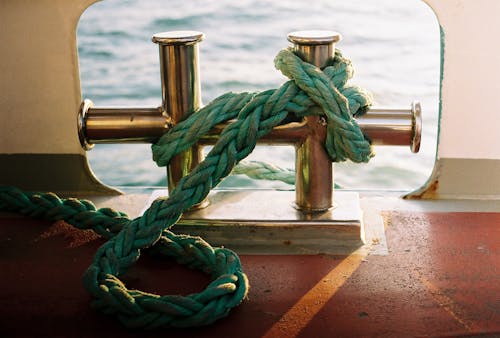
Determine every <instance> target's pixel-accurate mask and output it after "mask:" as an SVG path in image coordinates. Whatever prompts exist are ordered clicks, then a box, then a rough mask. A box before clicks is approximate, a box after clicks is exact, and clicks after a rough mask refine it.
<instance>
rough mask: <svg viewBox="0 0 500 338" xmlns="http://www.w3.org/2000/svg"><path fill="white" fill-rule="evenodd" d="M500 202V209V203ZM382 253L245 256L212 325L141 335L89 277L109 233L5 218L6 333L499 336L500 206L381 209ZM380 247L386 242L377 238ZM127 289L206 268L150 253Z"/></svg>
mask: <svg viewBox="0 0 500 338" xmlns="http://www.w3.org/2000/svg"><path fill="white" fill-rule="evenodd" d="M497 210H498V209H497ZM383 216H384V217H383V218H384V224H385V235H386V243H387V250H386V253H385V254H362V253H353V254H350V255H337V256H329V255H240V258H241V260H242V264H243V268H244V271H245V272H246V273H247V274H248V276H249V279H250V285H251V288H250V292H249V295H248V299H247V300H246V301H245V302H244V303H242V304H241V305H240V306H239V307H237V308H236V309H234V310H233V311H232V312H231V313H230V315H229V316H228V317H227V318H225V319H223V320H220V321H218V322H216V323H215V324H213V325H212V326H208V327H201V328H195V329H186V330H180V329H169V330H161V331H147V332H139V331H134V330H127V329H125V328H123V327H122V326H121V325H120V324H119V323H118V322H117V320H115V318H111V317H107V316H105V315H102V314H100V313H97V312H95V311H93V310H92V309H91V308H90V306H89V300H90V297H89V295H88V294H87V293H86V291H85V290H84V288H83V287H82V282H81V277H82V274H83V272H84V271H85V269H86V268H87V267H88V265H89V264H90V262H91V260H92V258H93V255H94V253H95V251H96V250H97V248H98V247H99V246H100V245H101V244H102V243H103V240H102V239H101V238H99V237H97V236H96V235H94V234H93V233H92V232H90V231H80V230H76V229H74V228H72V227H71V226H69V225H67V224H65V223H64V222H56V223H50V222H46V221H37V220H32V219H28V218H23V217H17V216H12V215H4V216H3V217H1V218H0V270H1V271H2V278H1V280H0V286H1V288H0V335H1V336H3V337H13V336H51V337H89V336H107V337H115V336H117V337H118V336H119V337H132V336H137V335H140V336H141V337H147V336H158V335H161V336H162V337H213V336H218V337H457V336H459V337H460V336H464V337H498V336H500V212H495V211H493V212H492V211H489V212H484V211H483V212H473V211H462V212H457V211H445V212H443V211H433V210H420V211H418V210H417V211H416V210H412V211H403V210H397V208H396V210H392V211H385V212H383ZM372 244H375V245H376V244H377V243H372ZM124 281H125V283H127V285H128V286H129V287H134V288H138V289H141V290H145V291H151V292H155V293H161V294H178V293H181V294H189V293H192V292H199V291H201V290H202V289H203V288H204V287H205V286H206V285H207V283H208V282H209V280H208V277H207V276H206V275H204V274H203V273H201V272H198V271H193V270H188V269H186V268H184V267H182V266H178V265H177V264H176V263H174V262H169V261H167V262H165V261H158V260H156V259H154V258H152V257H148V255H143V256H142V257H141V259H140V260H139V262H138V263H137V264H136V265H135V266H134V267H133V268H131V269H130V271H128V272H127V274H126V276H124Z"/></svg>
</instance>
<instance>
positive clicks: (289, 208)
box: [144, 190, 364, 254]
mask: <svg viewBox="0 0 500 338" xmlns="http://www.w3.org/2000/svg"><path fill="white" fill-rule="evenodd" d="M167 194H168V193H167V191H166V190H155V191H154V192H153V194H152V195H151V197H150V200H149V202H148V205H147V206H146V207H145V208H144V210H145V209H146V208H147V207H149V205H150V204H151V203H152V202H153V201H154V200H155V199H156V198H158V197H160V196H166V195H167ZM208 200H209V205H208V206H207V207H206V208H201V209H200V208H197V209H194V210H191V211H188V212H185V213H184V215H183V216H182V218H181V220H180V221H179V222H178V223H177V224H176V225H175V226H174V227H173V228H172V230H173V231H174V232H175V233H183V234H190V235H196V236H200V237H202V238H203V239H204V240H206V241H207V242H209V243H210V244H211V245H213V246H224V247H226V248H229V249H232V250H235V251H237V252H238V253H243V254H349V253H352V252H354V251H356V250H358V249H359V248H361V247H362V246H363V245H364V229H363V221H362V220H363V213H362V211H361V208H360V203H359V195H358V193H357V192H351V191H335V193H334V201H335V206H334V207H333V208H331V209H330V210H327V211H324V212H318V213H312V214H305V213H302V212H301V211H299V210H297V209H295V208H294V200H295V191H276V190H215V191H212V192H211V193H210V194H209V196H208Z"/></svg>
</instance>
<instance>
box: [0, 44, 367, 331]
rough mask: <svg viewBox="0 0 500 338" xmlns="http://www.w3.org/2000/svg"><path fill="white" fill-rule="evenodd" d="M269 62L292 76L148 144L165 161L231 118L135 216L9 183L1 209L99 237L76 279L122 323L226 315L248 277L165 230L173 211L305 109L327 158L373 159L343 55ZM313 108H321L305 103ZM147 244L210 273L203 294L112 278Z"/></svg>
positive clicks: (221, 252) (0, 193)
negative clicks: (316, 117)
mask: <svg viewBox="0 0 500 338" xmlns="http://www.w3.org/2000/svg"><path fill="white" fill-rule="evenodd" d="M275 65H276V67H277V68H278V69H279V70H280V71H281V72H282V73H283V74H284V75H286V76H288V77H289V78H290V79H291V81H287V82H285V83H284V84H283V85H282V86H281V87H279V88H278V89H272V90H267V91H263V92H260V93H240V94H234V93H228V94H224V95H222V96H220V97H218V98H217V99H215V100H214V101H213V102H212V103H210V104H209V105H207V106H206V107H204V108H202V109H201V110H200V111H198V112H197V113H195V114H193V115H191V116H190V117H189V118H188V119H186V120H185V121H184V122H182V123H180V124H178V125H176V126H175V127H174V128H172V130H171V131H170V132H168V133H167V134H165V135H164V136H162V137H161V138H160V140H159V141H158V142H157V143H156V144H154V145H153V146H152V150H153V158H154V160H155V161H156V162H157V164H158V165H160V166H164V165H167V164H168V162H169V161H170V159H171V158H172V157H173V156H174V155H175V154H177V153H179V152H182V151H184V150H186V149H188V148H189V147H190V146H192V145H193V144H194V143H196V141H197V140H198V139H199V137H201V136H202V135H203V134H205V133H207V132H208V131H209V130H210V129H211V128H212V127H213V126H214V125H216V124H218V123H220V122H223V121H227V120H231V119H234V118H236V120H235V121H234V122H232V123H231V124H230V125H229V126H228V127H227V128H225V129H224V131H223V132H222V133H221V135H220V137H219V140H218V142H217V143H216V144H215V145H214V147H213V148H212V150H211V151H210V152H209V153H208V155H207V157H206V158H205V160H204V161H203V162H201V163H200V164H199V165H198V166H197V167H196V168H195V169H193V171H192V172H191V173H190V174H189V175H187V176H185V177H184V178H182V179H181V180H180V181H179V183H178V184H177V186H176V187H175V189H174V190H173V191H172V192H171V193H170V196H169V197H168V198H159V199H157V200H155V201H154V202H153V204H152V205H151V206H150V208H149V209H148V210H146V212H145V213H144V215H143V216H141V217H138V218H135V219H129V218H128V217H127V216H126V215H125V214H123V213H120V212H116V211H114V210H112V209H109V208H103V209H96V207H95V206H94V205H93V204H92V203H91V202H90V201H85V200H77V199H72V198H69V199H60V198H59V197H57V196H56V195H54V194H52V193H46V194H33V193H24V192H22V191H21V190H19V189H17V188H13V187H0V209H1V210H5V211H15V212H18V213H22V214H25V215H29V216H32V217H37V218H43V219H49V220H53V221H55V220H65V221H66V222H68V223H70V224H72V225H74V226H75V227H77V228H80V229H89V228H91V229H93V230H94V231H96V232H97V233H98V234H100V235H102V236H103V237H105V238H107V239H108V241H107V242H106V243H104V244H103V245H102V246H101V247H100V248H99V249H98V251H97V253H96V255H95V257H94V260H93V262H92V264H91V265H90V267H89V268H88V269H87V271H86V273H85V275H84V279H83V282H84V286H85V288H86V289H87V290H88V291H89V292H90V294H91V295H92V296H93V298H94V300H93V302H92V305H93V306H94V307H96V308H97V309H99V310H100V311H102V312H104V313H107V314H113V315H116V316H117V317H118V319H119V320H120V321H121V322H122V323H123V324H124V325H125V326H127V327H134V328H135V327H141V328H157V327H191V326H200V325H207V324H211V323H213V322H214V321H215V320H217V319H220V318H222V317H225V316H226V315H227V314H228V313H229V311H230V309H231V308H233V307H235V306H236V305H238V304H239V303H241V301H242V300H243V299H244V298H245V297H246V295H247V293H248V287H249V285H248V280H247V277H246V275H245V274H244V272H243V271H242V268H241V264H240V260H239V258H238V256H237V255H236V254H235V253H234V252H232V251H231V250H228V249H225V248H213V247H211V246H210V245H209V244H208V243H206V242H205V241H204V240H202V239H201V238H199V237H195V236H187V235H177V234H174V233H173V232H171V231H169V230H168V229H169V228H171V227H172V226H173V225H174V224H175V223H176V222H177V221H178V219H179V218H180V217H181V215H182V213H183V212H184V211H186V210H188V209H189V208H191V207H192V206H193V205H195V204H198V203H200V202H202V201H203V200H204V199H205V197H206V196H207V195H208V193H209V192H210V190H211V189H212V188H213V187H215V186H216V185H217V184H219V183H220V181H221V180H222V179H223V178H224V177H226V176H227V175H229V174H230V173H231V171H232V170H233V168H234V167H235V165H236V164H237V163H238V162H239V161H240V160H242V159H243V158H245V157H246V156H247V155H248V154H250V153H251V152H252V150H253V149H254V147H255V145H256V143H257V139H258V138H259V137H261V136H263V135H265V134H267V133H269V132H270V131H271V130H272V129H273V128H274V127H276V126H278V125H280V124H281V123H283V122H284V121H286V119H287V118H289V117H290V116H294V117H295V118H302V117H303V116H306V115H308V114H311V113H312V112H314V114H322V115H323V114H324V115H325V118H326V123H327V131H328V133H327V138H326V145H325V147H326V149H327V151H328V154H329V155H330V157H331V159H332V161H336V162H339V161H344V160H346V159H350V160H352V161H354V162H367V161H368V160H369V159H370V158H371V157H372V156H373V152H372V149H371V146H370V143H369V141H368V140H366V139H365V137H364V135H363V133H362V132H361V130H360V129H359V127H358V126H357V124H356V122H355V120H354V119H353V116H355V115H358V114H362V113H364V112H365V111H366V110H367V109H368V108H369V106H370V104H371V100H370V97H369V95H368V94H367V93H366V92H365V91H363V90H361V89H359V88H357V87H353V86H348V85H347V81H348V80H349V79H350V78H351V77H352V75H353V70H352V65H351V63H350V61H349V60H347V59H346V58H344V57H342V55H341V54H340V52H338V51H337V52H336V54H335V58H334V59H332V60H331V61H330V63H329V65H328V66H327V67H326V68H325V69H324V70H323V71H321V70H320V69H319V68H317V67H315V66H313V65H310V64H308V63H305V62H303V61H302V60H300V58H298V57H297V56H296V55H295V54H293V52H292V51H291V50H289V49H285V50H282V51H281V52H280V53H279V54H278V55H277V57H276V59H275ZM314 106H318V107H320V108H321V109H319V110H311V109H310V108H312V107H314ZM147 248H151V250H152V251H154V252H155V253H157V254H159V255H161V256H165V257H171V258H174V259H176V260H177V262H179V263H181V264H185V265H187V266H188V267H191V268H197V269H200V270H202V271H204V272H205V273H208V274H210V275H211V277H212V279H213V281H212V282H211V283H210V284H209V285H208V286H207V288H206V289H205V290H204V291H203V292H201V293H198V294H191V295H188V296H179V295H167V296H159V295H154V294H150V293H146V292H143V291H139V290H131V289H128V288H127V287H126V286H125V285H124V284H123V283H122V282H121V281H120V279H119V278H118V276H120V275H122V274H123V273H125V272H126V270H127V269H128V268H129V267H130V266H131V265H132V264H134V263H135V262H136V261H137V260H138V259H139V256H140V252H141V250H142V249H147Z"/></svg>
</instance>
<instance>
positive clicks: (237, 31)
mask: <svg viewBox="0 0 500 338" xmlns="http://www.w3.org/2000/svg"><path fill="white" fill-rule="evenodd" d="M303 29H328V30H336V31H338V32H340V33H342V35H343V40H342V41H341V42H340V43H339V44H338V45H337V47H338V48H340V49H341V50H342V51H343V53H344V55H345V56H348V57H349V58H350V59H351V60H352V61H353V64H354V66H355V70H356V71H355V75H354V78H353V79H352V80H351V83H354V84H357V85H359V86H362V87H364V88H366V89H367V90H369V91H371V92H372V93H373V96H374V98H375V103H376V104H375V106H384V107H387V106H389V107H391V106H392V107H404V108H407V107H409V106H410V103H411V102H412V101H414V100H418V101H420V102H421V104H422V108H423V135H422V146H421V150H420V152H419V153H418V154H412V153H411V152H410V149H409V147H376V153H377V155H376V157H375V158H374V159H372V160H371V161H370V163H368V164H353V163H349V162H347V163H340V164H336V165H335V181H336V183H338V184H340V185H341V186H342V187H344V188H349V189H396V190H411V189H415V188H417V187H419V186H421V185H422V184H423V183H424V182H425V181H426V180H427V178H428V177H429V175H430V173H431V170H432V167H433V164H434V158H435V149H436V135H437V119H438V102H439V64H440V50H439V49H440V43H439V41H440V39H439V24H438V22H437V19H436V17H435V15H434V13H433V12H432V10H431V9H430V8H429V7H428V6H427V5H426V4H425V3H424V2H423V1H421V0H377V1H366V0H350V1H345V0H344V1H337V0H328V1H326V0H311V1H292V0H286V1H263V0H260V1H251V0H242V1H216V0H208V1H207V0H204V1H200V0H194V1H190V0H173V1H164V0H105V1H102V2H99V3H96V4H94V5H92V6H91V7H90V8H89V9H87V10H86V12H85V13H84V14H83V16H82V18H81V20H80V23H79V26H78V51H79V60H80V73H81V85H82V92H83V96H84V97H85V98H90V99H91V100H92V101H94V103H95V104H96V106H158V105H159V104H160V103H161V90H160V75H159V61H158V47H157V46H156V45H155V44H153V43H152V42H151V36H152V35H153V34H154V33H157V32H162V31H168V30H199V31H202V32H204V33H205V35H206V38H205V40H204V41H203V42H202V43H201V44H200V63H201V78H202V92H203V102H204V103H208V102H210V101H211V100H212V99H214V98H215V97H217V96H218V95H221V94H223V93H225V92H227V91H248V90H265V89H269V88H276V87H278V86H279V85H280V84H281V83H282V82H284V81H285V80H286V79H285V78H284V77H283V76H282V75H281V74H280V73H279V72H278V71H277V70H275V69H274V66H273V59H274V56H275V55H276V54H277V53H278V51H279V50H280V49H282V48H285V47H287V46H288V42H287V40H286V35H287V33H289V32H292V31H295V30H303ZM88 156H89V160H90V164H91V167H92V169H93V171H94V172H95V174H96V175H97V177H99V179H101V180H102V181H103V182H105V183H107V184H110V185H114V186H164V185H165V169H164V168H158V167H157V166H156V164H155V163H154V162H153V161H152V159H151V150H150V146H149V145H145V144H116V145H96V146H95V148H94V149H93V150H91V151H90V152H89V154H88ZM251 159H254V160H261V161H268V162H272V163H274V164H277V165H279V166H281V167H285V168H293V165H294V151H293V148H292V147H258V148H257V149H256V151H255V152H254V153H253V154H252V155H251ZM223 185H224V186H226V187H234V186H237V187H240V186H251V187H261V188H280V189H290V188H293V187H290V186H289V185H286V184H284V183H279V182H263V181H253V180H250V179H247V178H245V177H242V176H232V177H229V178H228V179H227V180H226V181H225V182H223Z"/></svg>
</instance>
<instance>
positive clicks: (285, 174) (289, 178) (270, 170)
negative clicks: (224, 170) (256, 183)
mask: <svg viewBox="0 0 500 338" xmlns="http://www.w3.org/2000/svg"><path fill="white" fill-rule="evenodd" d="M231 174H232V175H246V176H248V177H250V178H253V179H258V180H270V181H281V182H284V183H287V184H292V185H293V184H295V170H293V169H286V168H280V167H278V166H276V165H274V164H271V163H266V162H260V161H241V162H240V163H238V165H237V166H235V167H234V169H233V171H232V172H231Z"/></svg>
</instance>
